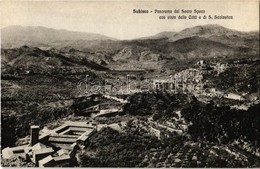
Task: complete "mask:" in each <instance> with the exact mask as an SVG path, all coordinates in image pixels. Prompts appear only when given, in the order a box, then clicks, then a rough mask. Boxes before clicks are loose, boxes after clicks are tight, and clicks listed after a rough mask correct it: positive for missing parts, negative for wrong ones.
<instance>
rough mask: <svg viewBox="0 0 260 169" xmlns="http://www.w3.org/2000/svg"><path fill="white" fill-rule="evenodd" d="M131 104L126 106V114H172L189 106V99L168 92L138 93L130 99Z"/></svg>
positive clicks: (182, 95)
mask: <svg viewBox="0 0 260 169" xmlns="http://www.w3.org/2000/svg"><path fill="white" fill-rule="evenodd" d="M129 101H130V103H128V104H126V105H125V106H124V113H126V114H131V115H139V116H145V115H152V114H154V113H159V114H164V115H167V114H170V113H172V112H173V111H174V110H176V109H179V108H181V107H182V106H183V105H185V104H187V102H188V101H189V98H188V96H187V95H184V94H173V93H167V92H160V91H158V92H146V93H136V94H134V95H132V96H131V97H130V98H129Z"/></svg>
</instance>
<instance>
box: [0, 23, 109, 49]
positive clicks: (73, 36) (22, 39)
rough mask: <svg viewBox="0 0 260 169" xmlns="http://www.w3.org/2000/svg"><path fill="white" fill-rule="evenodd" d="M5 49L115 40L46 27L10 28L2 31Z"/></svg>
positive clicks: (92, 34) (97, 35)
mask: <svg viewBox="0 0 260 169" xmlns="http://www.w3.org/2000/svg"><path fill="white" fill-rule="evenodd" d="M1 34H2V45H3V47H9V48H10V47H19V46H22V45H28V46H38V47H39V46H51V44H52V43H63V42H67V41H69V42H71V41H78V40H87V41H93V40H108V39H110V40H113V38H110V37H107V36H104V35H100V34H94V33H84V32H74V31H68V30H63V29H62V30H57V29H52V28H46V27H41V26H37V27H32V26H27V27H23V26H9V27H5V28H2V29H1Z"/></svg>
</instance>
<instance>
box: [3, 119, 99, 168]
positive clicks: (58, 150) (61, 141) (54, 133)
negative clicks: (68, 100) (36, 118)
mask: <svg viewBox="0 0 260 169" xmlns="http://www.w3.org/2000/svg"><path fill="white" fill-rule="evenodd" d="M96 131H97V127H96V124H87V123H84V122H70V121H68V122H66V123H65V124H63V125H62V126H60V127H58V128H56V129H54V130H50V131H48V132H46V133H44V134H42V135H41V136H39V126H31V136H30V143H29V144H27V145H22V146H17V147H11V148H10V147H7V148H5V149H3V150H2V158H4V159H11V158H16V157H20V158H24V159H25V160H26V161H31V162H33V163H34V164H36V165H37V166H39V167H60V166H62V167H69V166H73V165H74V164H75V161H77V158H76V154H77V151H78V150H80V149H83V148H84V147H85V145H87V144H88V141H89V138H90V136H92V135H93V134H94V133H95V132H96Z"/></svg>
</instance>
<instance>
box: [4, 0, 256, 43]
mask: <svg viewBox="0 0 260 169" xmlns="http://www.w3.org/2000/svg"><path fill="white" fill-rule="evenodd" d="M133 9H148V10H149V11H151V10H154V9H161V10H163V9H171V10H174V9H187V10H188V9H190V10H194V9H201V10H205V11H206V13H205V15H232V16H233V17H234V19H233V20H159V16H161V15H165V14H161V15H159V14H155V13H149V14H134V13H133ZM1 15H2V16H1V28H2V27H6V26H9V25H23V26H45V27H50V28H55V29H67V30H73V31H82V32H89V33H100V34H103V35H107V36H110V37H114V38H117V39H133V38H138V37H144V36H149V35H154V34H156V33H159V32H162V31H180V30H182V29H184V28H187V27H191V26H196V25H204V24H219V25H222V26H225V27H228V28H232V29H236V30H241V31H252V30H259V1H258V0H240V1H239V0H236V1H234V0H233V1H230V0H222V1H221V0H215V1H207V2H205V1H202V0H200V1H199V0H197V1H191V0H188V1H187V0H186V1H179V2H178V1H171V2H167V1H159V2H155V1H153V2H145V1H143V2H141V1H131V2H130V1H124V2H123V1H121V2H116V1H108V2H107V1H103V2H93V1H88V2H87V1H74V2H72V1H56V2H50V1H48V2H46V1H45V2H41V1H34V2H33V1H29V2H28V1H20V2H18V1H11V2H10V1H2V2H1ZM167 15H179V14H167ZM186 15H187V14H186ZM201 15H204V14H201Z"/></svg>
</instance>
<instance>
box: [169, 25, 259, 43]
mask: <svg viewBox="0 0 260 169" xmlns="http://www.w3.org/2000/svg"><path fill="white" fill-rule="evenodd" d="M193 36H199V37H203V38H207V39H210V40H212V41H217V42H220V43H224V44H227V45H233V46H248V45H249V46H251V45H255V44H252V43H251V42H253V43H255V42H257V41H258V40H259V32H241V31H236V30H232V29H228V28H225V27H223V26H220V25H216V24H213V25H211V24H209V25H202V26H195V27H191V28H187V29H184V30H182V31H180V32H178V33H176V34H175V35H174V36H172V37H171V38H169V40H170V41H172V42H173V41H176V40H179V39H184V38H189V37H193ZM258 44H259V43H258Z"/></svg>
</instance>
